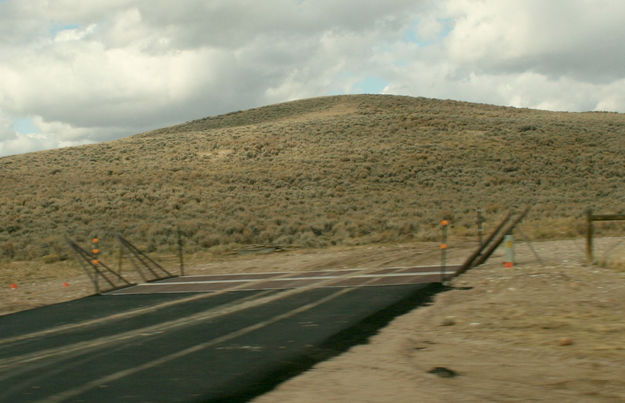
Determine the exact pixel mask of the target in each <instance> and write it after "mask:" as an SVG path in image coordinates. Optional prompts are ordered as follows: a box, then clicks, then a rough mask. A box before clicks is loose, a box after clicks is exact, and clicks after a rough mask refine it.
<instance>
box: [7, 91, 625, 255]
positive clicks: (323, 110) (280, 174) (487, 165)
mask: <svg viewBox="0 0 625 403" xmlns="http://www.w3.org/2000/svg"><path fill="white" fill-rule="evenodd" d="M624 135H625V115H623V114H615V113H557V112H546V111H536V110H529V109H515V108H504V107H496V106H490V105H481V104H470V103H463V102H454V101H441V100H432V99H425V98H411V97H399V96H381V95H357V96H336V97H324V98H315V99H308V100H303V101H295V102H289V103H284V104H279V105H273V106H267V107H263V108H256V109H252V110H248V111H242V112H235V113H230V114H227V115H222V116H217V117H211V118H206V119H201V120H197V121H193V122H189V123H186V124H182V125H178V126H173V127H169V128H164V129H161V130H156V131H152V132H149V133H144V134H140V135H136V136H132V137H129V138H125V139H122V140H117V141H113V142H109V143H104V144H96V145H89V146H81V147H73V148H67V149H61V150H54V151H46V152H38V153H32V154H25V155H17V156H12V157H5V158H0V260H1V261H4V262H7V261H15V260H33V259H42V260H43V261H44V262H48V263H52V262H54V261H57V260H59V259H61V260H62V259H65V258H67V255H68V253H69V251H68V248H67V247H66V245H65V242H64V237H65V236H69V237H71V238H73V239H76V240H78V241H80V242H82V243H84V242H85V241H86V240H88V239H89V238H90V237H91V236H92V235H94V234H98V235H99V236H100V237H101V238H102V239H103V240H104V244H103V249H106V247H107V245H109V244H106V242H109V241H108V240H110V242H111V243H112V235H113V234H114V233H116V232H120V233H122V234H123V235H124V236H125V237H126V238H128V239H130V240H131V241H133V242H135V243H137V244H138V245H139V246H141V247H143V248H145V249H147V250H148V251H151V252H158V253H171V252H172V251H173V250H174V249H175V247H176V227H177V226H179V227H180V228H181V230H182V232H183V233H184V236H185V238H186V244H185V248H186V250H187V252H195V251H207V252H211V253H221V252H224V251H228V250H234V249H238V248H242V247H245V246H244V245H252V244H256V245H257V244H263V245H279V246H282V247H308V248H310V247H313V248H314V247H325V246H329V245H357V244H367V243H376V242H396V241H407V240H433V239H434V238H435V237H437V236H438V227H437V224H438V222H439V220H440V219H441V218H442V217H446V218H448V219H451V221H452V223H453V231H454V233H455V234H456V235H460V236H461V235H463V234H466V235H469V234H473V233H474V228H473V227H474V221H475V212H474V209H475V208H476V207H482V208H483V209H484V212H485V215H486V216H487V217H495V215H496V214H500V213H501V212H502V211H504V210H507V209H509V208H510V207H520V206H522V205H525V204H528V203H531V204H533V205H534V208H533V210H532V213H531V215H530V216H529V217H528V219H527V220H526V221H525V223H526V228H528V232H531V234H530V236H532V237H534V238H551V237H558V238H562V237H569V236H576V235H578V234H579V232H580V231H581V229H582V227H581V225H580V224H579V223H583V220H582V219H581V217H582V214H583V211H584V209H585V208H588V207H593V208H595V209H596V210H597V211H602V212H605V213H608V212H610V213H616V212H623V209H624V208H625V206H624V205H623V201H624V200H625V187H623V185H622V184H623V175H624V174H625V171H624V170H623V165H622V164H623V160H624V157H625V142H624V141H623V136H624ZM611 225H612V226H617V225H618V224H605V225H602V226H601V228H602V229H603V230H609V229H610V228H611ZM615 228H616V227H615ZM621 232H622V229H621Z"/></svg>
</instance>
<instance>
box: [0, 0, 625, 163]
mask: <svg viewBox="0 0 625 403" xmlns="http://www.w3.org/2000/svg"><path fill="white" fill-rule="evenodd" d="M623 20H625V1H622V0H521V1H520V0H378V1H374V0H262V1H260V0H89V1H84V0H0V156H6V155H12V154H19V153H25V152H31V151H37V150H43V149H52V148H58V147H67V146H73V145H80V144H89V143H96V142H104V141H109V140H113V139H117V138H120V137H126V136H129V135H132V134H136V133H140V132H143V131H146V130H151V129H155V128H159V127H164V126H168V125H172V124H176V123H183V122H186V121H190V120H194V119H199V118H202V117H206V116H213V115H218V114H222V113H226V112H231V111H237V110H244V109H248V108H252V107H257V106H263V105H269V104H274V103H279V102H285V101H290V100H295V99H303V98H309V97H317V96H325V95H336V94H359V93H370V94H395V95H409V96H423V97H430V98H440V99H454V100H461V101H469V102H481V103H489V104H496V105H504V106H514V107H528V108H538V109H547V110H561V111H595V110H601V111H615V112H625V24H623Z"/></svg>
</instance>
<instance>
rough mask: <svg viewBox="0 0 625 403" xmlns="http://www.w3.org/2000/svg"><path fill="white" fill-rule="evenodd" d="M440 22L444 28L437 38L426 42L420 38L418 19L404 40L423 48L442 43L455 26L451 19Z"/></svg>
mask: <svg viewBox="0 0 625 403" xmlns="http://www.w3.org/2000/svg"><path fill="white" fill-rule="evenodd" d="M438 21H439V22H440V23H441V25H442V26H443V27H442V29H441V31H440V32H439V33H438V35H436V37H435V38H433V39H427V40H426V39H423V38H421V37H420V36H419V20H418V19H417V20H415V21H414V22H413V23H412V25H410V29H408V31H407V32H406V35H404V40H405V41H406V42H411V43H416V44H417V45H419V46H423V47H425V46H430V45H435V44H437V43H440V41H442V40H443V39H444V38H445V37H446V36H447V35H449V33H450V32H451V31H452V29H453V28H454V24H453V20H452V19H451V18H444V19H439V20H438Z"/></svg>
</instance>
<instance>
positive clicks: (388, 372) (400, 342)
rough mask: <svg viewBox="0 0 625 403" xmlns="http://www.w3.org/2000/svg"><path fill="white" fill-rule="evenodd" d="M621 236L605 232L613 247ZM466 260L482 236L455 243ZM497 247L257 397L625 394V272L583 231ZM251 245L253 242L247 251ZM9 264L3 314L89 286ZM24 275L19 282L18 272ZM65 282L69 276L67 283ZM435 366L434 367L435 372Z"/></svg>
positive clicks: (272, 266) (354, 251)
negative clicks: (414, 305)
mask: <svg viewBox="0 0 625 403" xmlns="http://www.w3.org/2000/svg"><path fill="white" fill-rule="evenodd" d="M622 241H623V239H612V238H606V239H601V240H597V243H596V246H597V254H596V255H597V256H598V257H600V258H601V257H602V256H607V255H611V256H613V255H614V253H615V251H617V252H618V249H619V248H621V247H620V246H619V245H621V244H622ZM450 244H451V246H452V247H451V248H450V249H449V256H448V261H449V263H450V264H456V263H460V262H462V261H463V260H464V258H466V256H468V254H469V253H470V252H471V251H472V250H473V249H474V248H475V246H476V245H475V243H474V242H450ZM533 247H534V251H535V252H536V253H537V255H538V256H536V254H535V253H534V251H532V249H531V248H529V246H528V244H526V243H519V244H518V245H517V251H516V252H517V258H516V260H517V264H516V265H515V267H513V268H505V267H504V266H503V257H502V254H503V251H502V250H498V251H497V252H496V253H495V255H494V256H493V257H492V258H491V259H490V260H489V262H488V263H487V264H486V265H483V266H481V267H479V268H476V269H473V270H471V271H469V272H467V273H465V274H464V275H462V276H460V277H458V278H456V279H454V280H453V281H451V282H450V283H449V290H448V291H445V292H443V293H440V294H438V295H437V296H436V297H435V299H434V301H433V302H432V304H430V305H428V306H424V307H420V308H418V309H416V310H414V311H412V312H410V313H408V314H406V315H403V316H400V317H398V318H396V319H395V320H394V321H393V322H391V323H390V324H389V326H387V327H386V328H384V329H382V330H381V331H380V332H379V334H378V335H376V336H374V337H372V338H371V339H370V341H369V343H368V344H366V345H360V346H355V347H353V348H352V349H350V350H348V351H347V352H346V353H344V354H342V355H340V356H338V357H336V358H334V359H332V360H329V361H326V362H322V363H319V364H318V365H316V366H315V367H313V368H312V369H310V370H309V371H307V372H305V373H303V374H301V375H300V376H297V377H295V378H293V379H291V380H289V381H287V382H285V383H283V384H281V385H279V386H278V387H277V388H276V389H275V390H274V391H272V392H270V393H268V394H266V395H263V396H261V397H259V398H257V399H256V401H257V402H262V403H264V402H274V401H289V402H290V401H297V402H317V401H363V402H388V401H393V402H415V401H419V402H443V401H529V400H533V401H556V400H557V401H581V402H584V401H589V402H590V401H592V402H596V401H601V402H603V401H605V402H617V401H624V400H625V372H624V369H623V363H624V362H625V273H623V272H619V271H618V270H615V269H605V268H601V267H598V266H588V265H585V264H584V263H583V262H584V249H583V241H582V240H571V241H553V242H541V243H534V244H533ZM245 253H247V252H245ZM200 261H203V262H205V261H206V257H205V256H195V257H190V258H189V260H188V262H187V273H188V274H202V273H234V272H268V271H302V270H310V269H317V268H334V269H341V268H353V267H358V268H374V267H389V266H409V265H422V264H438V263H440V252H439V250H438V244H437V243H433V242H432V243H419V244H404V245H380V246H368V247H354V248H335V249H328V250H319V251H290V252H280V253H271V254H266V255H256V254H245V255H241V256H231V257H224V258H220V259H212V260H211V261H210V262H209V263H199V262H200ZM9 268H10V269H12V271H11V272H10V274H6V273H7V271H6V268H5V270H3V271H2V274H0V276H1V277H2V278H0V281H2V282H3V283H2V288H1V289H0V314H6V313H9V312H14V311H17V310H22V309H28V308H33V307H36V306H40V305H45V304H50V303H56V302H61V301H65V300H70V299H74V298H78V297H81V296H85V295H89V294H91V293H92V292H93V291H92V287H91V284H90V282H89V280H88V279H87V277H86V276H85V275H84V274H81V272H80V271H79V270H78V269H76V268H73V269H67V270H64V271H62V272H60V273H63V274H62V275H61V274H59V271H58V270H55V269H54V267H53V266H48V267H45V268H40V267H37V268H33V267H32V266H30V265H29V264H26V263H23V264H17V263H16V264H12V265H11V266H10V267H9ZM10 281H14V282H17V283H18V288H17V289H15V290H11V289H10V288H9V282H10ZM64 282H67V283H68V286H67V287H65V286H63V283H64ZM431 372H434V373H431Z"/></svg>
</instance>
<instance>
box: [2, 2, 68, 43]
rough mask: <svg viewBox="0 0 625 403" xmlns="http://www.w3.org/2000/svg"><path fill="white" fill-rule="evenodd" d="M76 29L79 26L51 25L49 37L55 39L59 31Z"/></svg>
mask: <svg viewBox="0 0 625 403" xmlns="http://www.w3.org/2000/svg"><path fill="white" fill-rule="evenodd" d="M0 1H2V0H0ZM78 27H80V25H79V24H63V25H61V24H54V25H52V28H50V35H51V36H52V37H55V36H56V34H58V33H59V32H61V31H66V30H68V29H76V28H78Z"/></svg>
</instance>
